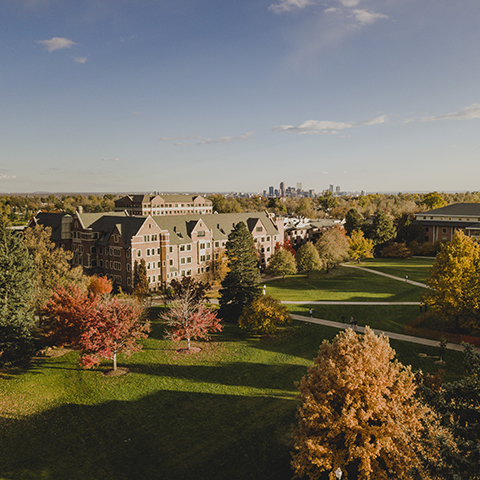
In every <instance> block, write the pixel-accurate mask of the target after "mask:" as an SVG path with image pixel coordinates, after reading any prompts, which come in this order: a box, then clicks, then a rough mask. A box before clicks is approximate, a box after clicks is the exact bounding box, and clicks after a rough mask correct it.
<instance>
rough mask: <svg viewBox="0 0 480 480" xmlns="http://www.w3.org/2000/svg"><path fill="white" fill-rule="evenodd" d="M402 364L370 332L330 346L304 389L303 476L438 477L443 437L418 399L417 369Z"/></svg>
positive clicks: (299, 458) (299, 467) (299, 432)
mask: <svg viewBox="0 0 480 480" xmlns="http://www.w3.org/2000/svg"><path fill="white" fill-rule="evenodd" d="M394 357H395V351H394V350H393V349H392V348H391V347H390V345H389V342H388V339H387V338H386V337H384V336H383V335H382V336H376V335H375V334H374V333H373V332H372V331H371V330H370V329H369V328H368V327H367V328H366V329H365V335H360V334H357V333H355V332H354V331H353V330H351V329H349V330H346V331H344V332H341V333H340V334H338V335H337V336H336V337H335V339H334V340H333V341H332V342H331V343H329V342H328V341H324V342H323V343H322V345H321V346H320V350H319V354H318V357H317V358H316V359H315V363H314V365H313V366H311V367H310V368H309V369H308V374H307V376H306V377H304V378H302V380H301V382H300V384H299V385H298V388H299V390H300V395H299V398H300V399H301V401H302V404H301V405H300V406H299V408H298V412H297V418H298V426H297V427H296V430H295V433H294V439H295V449H296V451H295V453H294V455H293V461H292V467H293V469H294V471H295V474H296V475H297V476H298V477H303V476H308V477H309V478H310V479H319V478H320V477H321V475H322V474H324V472H325V475H329V479H330V480H334V479H335V478H336V472H337V471H338V469H340V470H341V471H342V473H343V476H342V478H343V479H348V478H350V479H351V478H355V479H359V480H369V479H372V480H373V479H375V480H380V479H385V480H387V479H392V478H430V477H429V473H428V471H427V468H426V466H425V465H426V464H427V463H428V462H429V461H435V459H436V458H437V457H438V455H439V446H438V444H437V440H439V435H441V434H443V432H442V430H441V428H440V427H439V424H438V420H437V418H436V417H435V415H434V414H433V413H432V411H431V410H430V409H429V408H428V407H427V406H425V405H424V404H423V403H421V402H420V400H418V399H417V397H416V396H415V389H416V385H415V381H414V375H413V374H412V372H411V370H410V367H404V366H403V365H402V364H401V363H399V362H398V361H396V360H394ZM445 435H446V434H445ZM445 438H447V437H445ZM323 478H324V477H323Z"/></svg>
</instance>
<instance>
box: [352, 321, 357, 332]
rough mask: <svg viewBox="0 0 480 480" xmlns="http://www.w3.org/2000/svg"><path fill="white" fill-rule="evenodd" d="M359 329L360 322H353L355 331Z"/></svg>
mask: <svg viewBox="0 0 480 480" xmlns="http://www.w3.org/2000/svg"><path fill="white" fill-rule="evenodd" d="M357 327H358V322H357V320H354V321H353V329H354V330H356V329H357Z"/></svg>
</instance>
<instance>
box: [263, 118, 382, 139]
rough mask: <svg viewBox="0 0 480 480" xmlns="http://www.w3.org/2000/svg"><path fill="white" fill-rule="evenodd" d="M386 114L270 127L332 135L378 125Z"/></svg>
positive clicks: (300, 133) (279, 129)
mask: <svg viewBox="0 0 480 480" xmlns="http://www.w3.org/2000/svg"><path fill="white" fill-rule="evenodd" d="M387 120H388V117H387V115H381V116H379V117H375V118H371V119H369V120H364V121H362V122H333V121H327V120H306V121H305V122H302V123H300V124H299V125H297V126H294V125H280V126H278V127H274V128H272V130H273V131H274V132H293V133H298V134H299V135H334V134H336V133H338V132H340V131H342V130H346V129H349V128H355V127H362V126H368V125H380V124H382V123H385V122H387Z"/></svg>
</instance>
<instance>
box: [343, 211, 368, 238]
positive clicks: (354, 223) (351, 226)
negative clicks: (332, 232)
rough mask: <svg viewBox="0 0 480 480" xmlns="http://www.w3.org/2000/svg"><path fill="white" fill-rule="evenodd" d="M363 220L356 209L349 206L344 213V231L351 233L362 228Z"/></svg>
mask: <svg viewBox="0 0 480 480" xmlns="http://www.w3.org/2000/svg"><path fill="white" fill-rule="evenodd" d="M364 224H365V220H364V218H363V217H362V215H361V213H359V212H358V210H357V209H355V208H351V209H350V210H349V211H348V212H347V214H346V215H345V231H346V232H347V235H351V234H352V232H354V231H355V230H363V227H364Z"/></svg>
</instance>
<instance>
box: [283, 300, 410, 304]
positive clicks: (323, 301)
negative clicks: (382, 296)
mask: <svg viewBox="0 0 480 480" xmlns="http://www.w3.org/2000/svg"><path fill="white" fill-rule="evenodd" d="M281 303H284V304H285V305H420V302H347V301H335V300H320V301H318V302H313V301H303V300H302V301H290V300H282V301H281Z"/></svg>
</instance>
